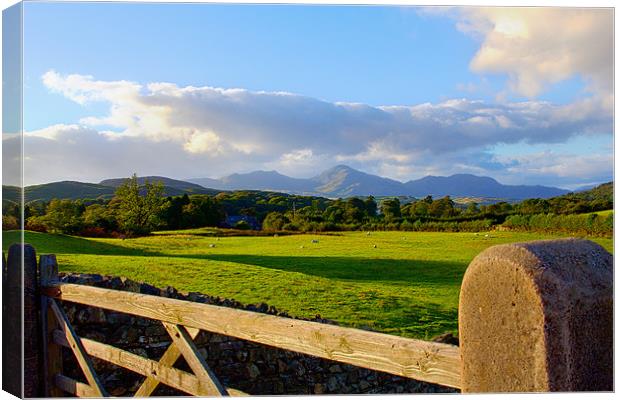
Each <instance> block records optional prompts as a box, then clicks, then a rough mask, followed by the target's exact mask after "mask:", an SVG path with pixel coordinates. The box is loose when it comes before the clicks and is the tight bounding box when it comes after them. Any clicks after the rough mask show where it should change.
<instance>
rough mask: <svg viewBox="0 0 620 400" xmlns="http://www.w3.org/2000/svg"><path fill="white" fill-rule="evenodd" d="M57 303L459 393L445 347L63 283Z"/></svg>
mask: <svg viewBox="0 0 620 400" xmlns="http://www.w3.org/2000/svg"><path fill="white" fill-rule="evenodd" d="M57 289H58V290H57V291H58V292H60V294H58V298H60V299H62V300H65V301H70V302H75V303H80V304H86V305H91V306H95V307H101V308H105V309H108V310H114V311H119V312H124V313H127V314H133V315H138V316H141V317H146V318H151V319H156V320H160V321H165V322H169V323H173V324H179V325H184V326H187V327H193V328H197V329H203V330H206V331H209V332H215V333H219V334H223V335H228V336H233V337H237V338H240V339H244V340H249V341H253V342H256V343H262V344H266V345H269V346H273V347H278V348H281V349H285V350H290V351H295V352H299V353H304V354H309V355H313V356H317V357H321V358H325V359H329V360H334V361H339V362H343V363H347V364H351V365H355V366H358V367H363V368H369V369H373V370H377V371H383V372H388V373H391V374H395V375H400V376H404V377H407V378H412V379H417V380H421V381H426V382H431V383H436V384H440V385H445V386H450V387H454V388H459V387H460V356H459V348H458V347H456V346H451V345H447V344H443V343H434V342H427V341H423V340H416V339H407V338H402V337H398V336H393V335H386V334H382V333H376V332H368V331H363V330H358V329H352V328H343V327H338V326H334V325H327V324H321V323H317V322H310V321H302V320H295V319H290V318H281V317H276V316H273V315H268V314H261V313H254V312H250V311H244V310H236V309H232V308H227V307H219V306H213V305H209V304H201V303H193V302H188V301H182V300H177V299H169V298H165V297H158V296H151V295H145V294H139V293H131V292H123V291H117V290H110V289H102V288H97V287H90V286H84V285H75V284H68V283H63V284H60V285H59V286H58V287H57Z"/></svg>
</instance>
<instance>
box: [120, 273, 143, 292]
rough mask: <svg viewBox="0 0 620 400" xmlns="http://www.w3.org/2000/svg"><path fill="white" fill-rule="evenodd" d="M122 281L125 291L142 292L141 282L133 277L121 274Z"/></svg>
mask: <svg viewBox="0 0 620 400" xmlns="http://www.w3.org/2000/svg"><path fill="white" fill-rule="evenodd" d="M121 283H122V287H123V290H124V291H126V292H134V293H140V284H139V283H138V282H135V281H132V280H131V279H128V278H126V277H124V276H121Z"/></svg>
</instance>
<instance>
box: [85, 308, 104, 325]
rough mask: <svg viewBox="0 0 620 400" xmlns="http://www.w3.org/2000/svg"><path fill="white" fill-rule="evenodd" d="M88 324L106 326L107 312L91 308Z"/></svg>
mask: <svg viewBox="0 0 620 400" xmlns="http://www.w3.org/2000/svg"><path fill="white" fill-rule="evenodd" d="M87 322H88V323H91V324H105V323H106V317H105V312H104V311H103V310H102V309H101V308H91V309H90V313H89V316H88V321H87Z"/></svg>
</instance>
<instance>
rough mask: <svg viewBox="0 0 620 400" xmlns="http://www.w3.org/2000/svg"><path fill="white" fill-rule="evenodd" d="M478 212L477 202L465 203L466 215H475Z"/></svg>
mask: <svg viewBox="0 0 620 400" xmlns="http://www.w3.org/2000/svg"><path fill="white" fill-rule="evenodd" d="M479 213H480V208H478V203H476V202H471V203H469V204H467V209H466V210H465V214H467V215H475V214H479Z"/></svg>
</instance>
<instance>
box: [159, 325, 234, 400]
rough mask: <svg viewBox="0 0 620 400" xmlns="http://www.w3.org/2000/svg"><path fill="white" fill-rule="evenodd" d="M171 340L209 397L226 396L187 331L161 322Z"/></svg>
mask: <svg viewBox="0 0 620 400" xmlns="http://www.w3.org/2000/svg"><path fill="white" fill-rule="evenodd" d="M162 323H163V324H164V327H165V328H166V330H167V331H168V334H169V335H170V337H171V338H172V342H173V343H174V344H175V345H176V346H177V347H178V349H179V350H180V351H181V354H183V358H185V361H186V362H187V364H188V365H189V367H190V368H191V369H192V371H194V374H195V375H196V377H197V378H198V379H200V381H201V382H203V383H204V385H205V386H207V387H209V389H210V394H209V395H210V396H228V393H227V392H226V389H225V388H224V386H222V384H221V383H220V381H219V379H217V376H215V374H214V373H213V371H212V370H211V368H209V365H208V364H207V362H206V361H205V359H204V357H203V356H202V354H200V353H199V352H198V348H197V347H196V345H195V344H194V342H193V340H192V338H191V337H190V335H189V333H188V332H187V330H186V329H185V328H184V327H183V326H181V325H176V324H171V323H168V322H162Z"/></svg>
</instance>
